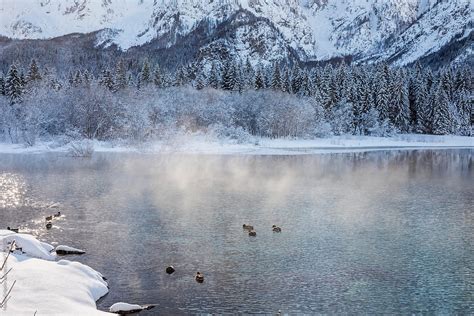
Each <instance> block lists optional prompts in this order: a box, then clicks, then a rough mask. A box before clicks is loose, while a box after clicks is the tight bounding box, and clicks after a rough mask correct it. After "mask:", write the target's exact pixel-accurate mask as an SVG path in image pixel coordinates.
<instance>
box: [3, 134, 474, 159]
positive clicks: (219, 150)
mask: <svg viewBox="0 0 474 316" xmlns="http://www.w3.org/2000/svg"><path fill="white" fill-rule="evenodd" d="M69 147H70V145H67V144H66V145H62V146H57V145H55V142H38V143H37V144H36V145H35V146H33V147H25V146H23V145H21V144H9V143H0V153H13V154H16V153H31V154H34V153H46V152H64V153H67V152H68V149H69ZM423 148H425V149H428V148H432V149H443V148H444V149H447V148H474V137H467V136H435V135H415V134H408V135H406V134H404V135H398V136H394V137H373V136H335V137H329V138H317V139H285V138H280V139H268V138H255V139H252V140H249V141H247V142H245V143H241V144H238V143H236V142H235V141H232V140H222V139H217V138H215V137H211V136H208V135H202V134H198V135H191V136H190V135H179V136H174V137H172V138H170V139H168V140H166V141H156V142H148V143H141V144H139V145H136V146H133V145H125V144H122V143H118V142H117V143H111V142H98V141H95V142H94V150H95V152H136V153H148V154H155V153H156V154H159V153H189V154H247V155H301V154H317V153H337V152H360V151H374V150H390V149H423Z"/></svg>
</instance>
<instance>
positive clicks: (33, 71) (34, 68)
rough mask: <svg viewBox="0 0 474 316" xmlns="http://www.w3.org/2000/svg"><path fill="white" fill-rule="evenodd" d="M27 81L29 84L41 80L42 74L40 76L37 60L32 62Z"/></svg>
mask: <svg viewBox="0 0 474 316" xmlns="http://www.w3.org/2000/svg"><path fill="white" fill-rule="evenodd" d="M26 80H27V81H28V82H30V81H37V80H41V74H40V71H39V68H38V65H37V64H36V60H35V59H32V60H31V63H30V67H29V69H28V73H27V76H26Z"/></svg>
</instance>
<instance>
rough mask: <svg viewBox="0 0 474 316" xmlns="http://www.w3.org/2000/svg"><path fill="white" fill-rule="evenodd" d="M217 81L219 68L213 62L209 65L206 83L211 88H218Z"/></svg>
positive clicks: (218, 79)
mask: <svg viewBox="0 0 474 316" xmlns="http://www.w3.org/2000/svg"><path fill="white" fill-rule="evenodd" d="M219 81H220V78H219V69H218V68H217V64H216V63H215V62H213V63H212V65H211V70H210V71H209V80H208V84H209V86H210V87H211V88H214V89H219Z"/></svg>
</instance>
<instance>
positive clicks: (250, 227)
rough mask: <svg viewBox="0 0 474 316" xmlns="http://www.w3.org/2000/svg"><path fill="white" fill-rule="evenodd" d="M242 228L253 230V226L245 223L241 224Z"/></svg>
mask: <svg viewBox="0 0 474 316" xmlns="http://www.w3.org/2000/svg"><path fill="white" fill-rule="evenodd" d="M242 228H243V229H245V230H253V226H252V225H247V224H243V225H242Z"/></svg>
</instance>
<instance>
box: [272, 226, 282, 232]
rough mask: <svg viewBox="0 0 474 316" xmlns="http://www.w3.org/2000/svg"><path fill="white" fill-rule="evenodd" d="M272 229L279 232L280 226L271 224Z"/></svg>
mask: <svg viewBox="0 0 474 316" xmlns="http://www.w3.org/2000/svg"><path fill="white" fill-rule="evenodd" d="M272 230H273V231H274V232H275V233H281V228H280V227H278V226H277V225H273V226H272Z"/></svg>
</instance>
